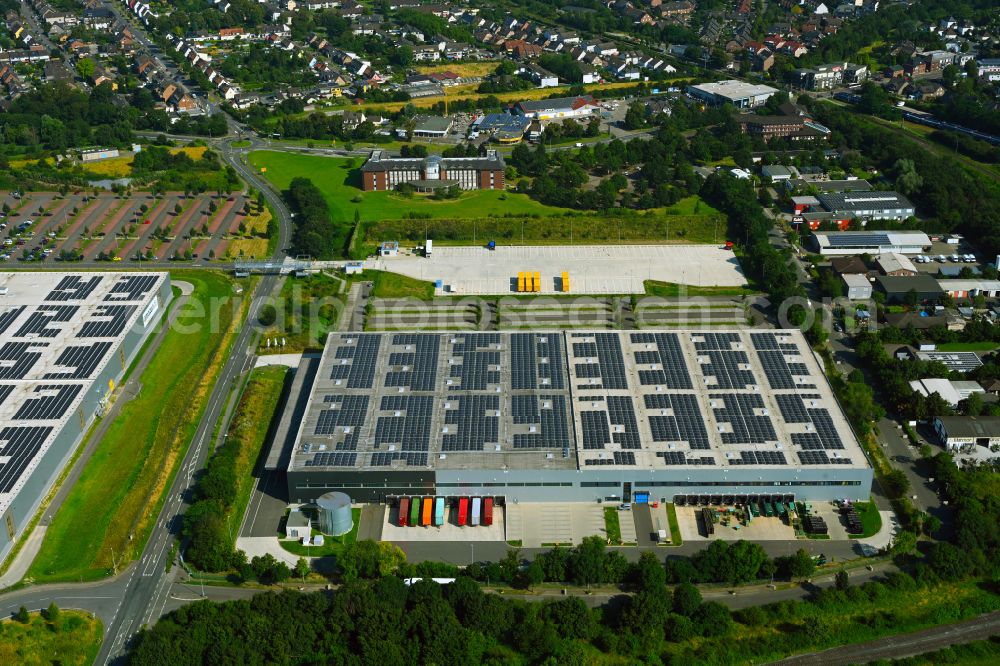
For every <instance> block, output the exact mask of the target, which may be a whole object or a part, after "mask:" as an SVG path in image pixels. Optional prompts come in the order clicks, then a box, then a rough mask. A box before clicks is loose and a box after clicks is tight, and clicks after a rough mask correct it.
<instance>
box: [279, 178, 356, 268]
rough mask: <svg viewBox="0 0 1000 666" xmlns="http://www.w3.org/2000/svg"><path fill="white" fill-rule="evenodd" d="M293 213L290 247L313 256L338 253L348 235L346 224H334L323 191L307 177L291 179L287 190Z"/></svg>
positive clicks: (322, 257)
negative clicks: (293, 223)
mask: <svg viewBox="0 0 1000 666" xmlns="http://www.w3.org/2000/svg"><path fill="white" fill-rule="evenodd" d="M286 198H287V200H288V204H289V206H290V207H291V208H292V210H293V211H294V212H295V225H294V229H293V232H292V250H293V252H294V253H295V254H304V255H308V256H310V257H314V258H316V259H330V258H332V257H334V256H336V255H339V254H340V252H341V251H342V250H343V247H344V244H345V243H346V238H347V228H346V226H345V225H336V224H334V222H333V218H332V216H331V215H330V207H329V205H327V203H326V199H324V198H323V193H322V192H321V191H320V189H319V188H318V187H316V186H315V185H314V184H313V182H312V181H311V180H309V179H308V178H301V177H299V178H294V179H293V180H292V182H291V183H290V184H289V186H288V191H287V193H286Z"/></svg>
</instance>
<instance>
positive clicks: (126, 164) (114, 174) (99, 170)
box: [85, 155, 132, 178]
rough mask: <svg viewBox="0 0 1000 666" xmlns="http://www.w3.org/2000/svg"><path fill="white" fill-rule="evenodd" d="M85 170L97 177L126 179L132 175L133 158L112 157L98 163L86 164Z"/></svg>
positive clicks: (129, 156)
mask: <svg viewBox="0 0 1000 666" xmlns="http://www.w3.org/2000/svg"><path fill="white" fill-rule="evenodd" d="M85 168H86V170H87V171H88V172H90V173H92V174H94V175H95V176H103V177H105V178H124V177H126V176H130V175H132V156H131V155H127V156H125V157H112V158H110V159H106V160H100V161H98V162H90V163H88V164H86V166H85Z"/></svg>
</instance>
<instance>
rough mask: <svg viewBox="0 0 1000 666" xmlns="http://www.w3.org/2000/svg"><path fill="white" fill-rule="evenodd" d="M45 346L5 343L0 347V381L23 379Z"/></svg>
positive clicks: (42, 344)
mask: <svg viewBox="0 0 1000 666" xmlns="http://www.w3.org/2000/svg"><path fill="white" fill-rule="evenodd" d="M46 346H47V343H45V342H5V343H4V345H3V347H0V379H24V376H25V375H27V374H28V373H29V372H30V371H31V369H32V368H33V367H34V366H35V363H37V362H38V359H40V358H41V357H42V354H41V351H39V350H40V349H42V348H44V347H46Z"/></svg>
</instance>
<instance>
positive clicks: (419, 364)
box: [385, 333, 441, 391]
mask: <svg viewBox="0 0 1000 666" xmlns="http://www.w3.org/2000/svg"><path fill="white" fill-rule="evenodd" d="M440 341H441V338H440V336H439V335H437V334H435V333H400V334H397V335H394V336H393V338H392V344H393V345H394V346H397V347H400V346H402V347H404V348H405V347H409V348H410V349H406V350H405V351H412V352H413V357H412V359H413V361H412V364H411V365H398V366H393V367H396V368H398V369H396V370H390V371H389V372H387V373H386V374H385V385H386V386H391V387H397V386H405V387H408V388H409V389H410V390H411V391H433V390H434V388H435V382H436V380H437V364H438V348H439V346H440Z"/></svg>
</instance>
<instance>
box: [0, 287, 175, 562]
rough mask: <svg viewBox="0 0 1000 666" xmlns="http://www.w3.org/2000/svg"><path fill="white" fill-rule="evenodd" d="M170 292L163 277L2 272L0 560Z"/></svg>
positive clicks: (153, 323)
mask: <svg viewBox="0 0 1000 666" xmlns="http://www.w3.org/2000/svg"><path fill="white" fill-rule="evenodd" d="M170 295H171V290H170V279H169V276H168V274H167V273H81V274H66V273H0V516H2V520H3V529H2V530H0V559H2V558H3V557H6V555H7V553H9V552H10V550H11V547H12V546H13V545H14V542H15V541H16V539H17V538H18V537H19V536H20V535H21V532H22V531H23V529H24V527H25V526H26V525H27V524H28V523H29V522H30V520H31V518H32V516H33V515H34V513H35V512H36V511H37V509H38V507H39V505H40V503H41V501H42V499H43V498H44V497H45V496H46V494H47V493H48V492H49V489H50V488H51V487H52V484H53V483H54V482H55V480H56V478H57V477H58V476H59V474H60V472H61V471H62V469H63V467H64V466H65V464H66V462H67V461H68V460H69V459H70V457H71V456H72V454H73V451H74V450H75V449H76V447H77V445H78V444H79V443H80V441H81V440H82V439H83V436H84V433H85V432H86V431H87V429H88V428H89V427H90V424H91V423H92V422H93V420H94V417H95V416H96V415H97V414H98V413H100V412H101V411H102V410H103V409H104V408H105V406H106V404H107V401H108V398H109V396H110V395H111V393H112V392H113V391H114V387H115V385H116V384H117V383H118V382H119V381H120V380H121V378H122V376H123V375H124V374H125V370H126V368H127V367H128V366H129V363H130V362H131V361H132V359H133V357H134V356H135V355H136V353H137V352H138V351H139V349H140V348H141V347H142V344H143V343H144V342H145V340H146V338H147V337H148V335H149V334H150V332H151V331H152V330H153V329H154V328H155V327H156V324H157V322H158V321H159V320H160V317H161V316H162V314H163V312H164V311H165V309H166V305H167V303H168V302H169V300H170Z"/></svg>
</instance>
